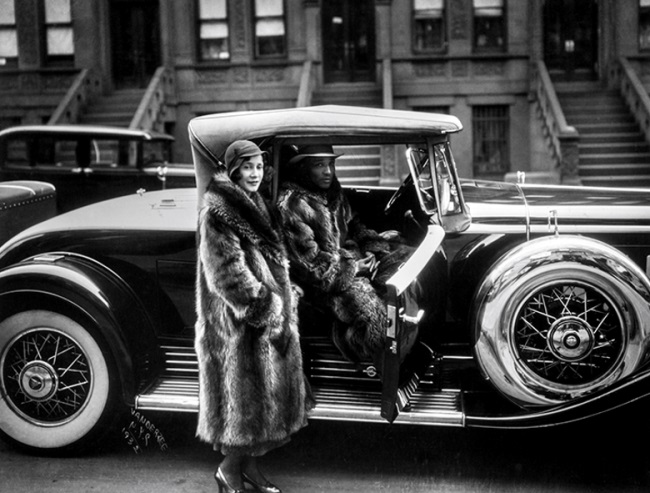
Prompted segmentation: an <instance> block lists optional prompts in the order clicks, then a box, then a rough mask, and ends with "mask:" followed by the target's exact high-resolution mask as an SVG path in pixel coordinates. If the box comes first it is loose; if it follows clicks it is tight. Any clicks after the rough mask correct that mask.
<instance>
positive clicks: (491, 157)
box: [472, 105, 510, 179]
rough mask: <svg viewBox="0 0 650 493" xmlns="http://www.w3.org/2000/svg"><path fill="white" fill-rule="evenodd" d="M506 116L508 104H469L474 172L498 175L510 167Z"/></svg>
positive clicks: (475, 173) (491, 176)
mask: <svg viewBox="0 0 650 493" xmlns="http://www.w3.org/2000/svg"><path fill="white" fill-rule="evenodd" d="M509 128H510V117H509V115H508V106H506V105H489V106H487V105H486V106H474V107H473V108H472V130H473V137H474V143H473V144H474V160H473V161H474V176H475V177H477V178H486V179H493V178H496V179H502V178H503V174H504V173H507V172H508V171H510V153H509V149H510V138H509V136H510V132H509Z"/></svg>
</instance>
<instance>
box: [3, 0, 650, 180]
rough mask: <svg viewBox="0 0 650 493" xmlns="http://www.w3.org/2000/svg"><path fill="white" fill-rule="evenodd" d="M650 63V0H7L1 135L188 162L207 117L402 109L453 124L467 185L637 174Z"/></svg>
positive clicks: (384, 174) (646, 161)
mask: <svg viewBox="0 0 650 493" xmlns="http://www.w3.org/2000/svg"><path fill="white" fill-rule="evenodd" d="M648 61H650V0H527V1H525V0H0V127H7V126H11V125H19V124H27V123H53V124H54V123H64V122H73V123H101V124H109V125H120V126H132V127H142V128H155V129H159V130H164V131H167V132H169V133H172V134H173V135H174V136H175V137H176V147H175V160H177V161H184V162H188V161H190V160H191V156H190V149H189V145H188V143H187V137H186V133H187V132H186V127H187V123H188V121H189V120H190V119H191V118H193V117H194V116H197V115H202V114H206V113H212V112H223V111H233V110H255V109H267V108H282V107H290V106H296V105H312V104H353V105H365V106H373V107H392V108H398V109H412V110H420V111H439V112H449V113H451V114H454V115H456V116H458V117H459V118H460V120H461V122H462V123H463V125H464V127H465V130H464V131H463V132H461V133H460V134H458V135H456V136H454V138H453V141H452V142H453V145H454V150H455V154H456V159H457V164H458V167H459V169H460V172H461V175H462V176H464V177H477V178H484V177H485V178H493V177H498V178H501V177H503V176H504V175H505V174H506V173H508V172H514V171H519V170H522V171H527V172H528V176H531V175H533V176H535V175H536V177H537V178H539V179H545V180H546V179H551V180H562V181H565V182H577V181H582V182H583V183H587V182H592V183H598V180H601V181H602V180H604V179H605V178H603V176H605V175H606V171H604V170H606V169H610V168H611V167H612V166H616V167H617V169H619V170H620V173H619V174H620V175H621V176H625V177H630V176H635V177H636V179H637V180H639V179H641V178H640V177H642V176H644V173H645V172H644V170H643V169H644V167H645V166H647V167H649V168H650V157H649V156H650V153H648V152H647V150H646V145H647V144H646V141H647V135H646V134H647V133H648V132H650V129H649V128H648V127H649V126H650V99H649V98H648V95H647V91H646V90H645V87H646V86H647V83H646V80H647V77H648V74H650V63H648ZM615 134H616V135H615ZM608 139H612V140H608ZM399 174H400V171H399V170H398V171H394V170H393V169H380V170H378V172H377V176H376V177H375V178H376V181H378V182H381V183H393V182H395V180H397V179H398V178H399V176H397V175H399ZM647 174H648V175H649V176H650V171H648V172H647ZM590 180H591V181H590ZM637 183H638V181H637Z"/></svg>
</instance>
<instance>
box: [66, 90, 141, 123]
mask: <svg viewBox="0 0 650 493" xmlns="http://www.w3.org/2000/svg"><path fill="white" fill-rule="evenodd" d="M144 92H145V91H144V89H120V90H116V91H113V92H112V93H110V94H107V95H104V96H102V97H100V98H98V99H96V100H95V101H93V102H92V103H91V104H90V105H89V106H88V108H87V109H86V111H85V112H84V114H83V115H82V116H81V117H80V119H79V123H84V124H87V125H108V126H112V127H121V128H128V126H129V124H130V123H131V120H132V119H133V116H134V115H135V112H136V111H137V109H138V105H139V104H140V101H141V100H142V97H143V96H144Z"/></svg>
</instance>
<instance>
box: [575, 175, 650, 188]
mask: <svg viewBox="0 0 650 493" xmlns="http://www.w3.org/2000/svg"><path fill="white" fill-rule="evenodd" d="M580 181H581V183H582V185H583V186H588V187H608V188H650V174H647V175H619V176H611V175H602V176H589V177H583V176H580Z"/></svg>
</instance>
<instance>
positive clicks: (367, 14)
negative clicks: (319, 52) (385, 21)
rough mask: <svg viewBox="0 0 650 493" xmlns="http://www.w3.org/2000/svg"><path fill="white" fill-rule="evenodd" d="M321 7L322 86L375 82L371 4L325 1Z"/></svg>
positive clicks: (358, 0)
mask: <svg viewBox="0 0 650 493" xmlns="http://www.w3.org/2000/svg"><path fill="white" fill-rule="evenodd" d="M322 6H323V7H322V33H323V68H324V79H325V82H361V81H374V79H375V2H374V0H327V1H324V2H322Z"/></svg>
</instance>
